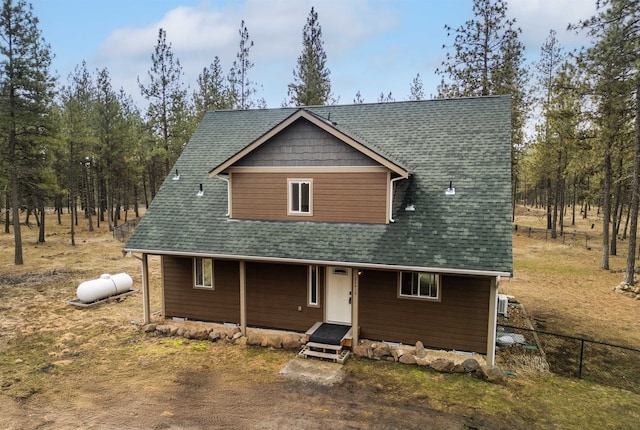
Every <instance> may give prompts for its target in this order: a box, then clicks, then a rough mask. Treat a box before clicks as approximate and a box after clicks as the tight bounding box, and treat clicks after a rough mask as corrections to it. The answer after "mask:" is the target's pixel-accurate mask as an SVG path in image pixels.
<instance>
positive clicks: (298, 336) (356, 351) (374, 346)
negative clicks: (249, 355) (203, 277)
mask: <svg viewBox="0 0 640 430" xmlns="http://www.w3.org/2000/svg"><path fill="white" fill-rule="evenodd" d="M142 331H143V332H145V333H157V334H159V335H162V336H178V337H183V338H185V339H193V340H208V341H211V342H227V343H232V344H236V345H249V346H261V347H265V348H272V349H286V350H300V349H301V348H302V347H303V346H304V344H305V335H304V334H303V333H295V332H288V331H282V330H269V329H260V328H247V335H246V336H243V335H242V333H240V327H238V326H235V325H225V324H217V323H204V322H197V321H179V322H177V321H169V320H165V321H163V322H162V323H151V324H146V325H144V326H142ZM351 350H352V353H353V355H354V356H356V357H360V358H367V359H371V360H379V361H389V362H394V363H401V364H406V365H417V366H422V367H429V368H431V369H433V370H435V371H437V372H441V373H467V374H471V375H472V376H474V377H476V378H479V379H482V380H485V381H488V382H492V383H496V384H501V385H504V384H506V383H507V375H506V373H505V372H504V371H503V370H501V369H500V368H498V367H496V366H488V365H487V363H486V361H485V358H484V357H483V356H482V355H480V354H476V353H462V352H455V351H454V352H452V351H445V350H433V349H428V348H425V347H424V345H423V344H422V342H420V341H418V342H416V344H415V345H404V344H395V343H387V342H374V341H370V340H366V339H363V340H361V341H360V342H359V344H358V345H355V346H353V347H352V348H351Z"/></svg>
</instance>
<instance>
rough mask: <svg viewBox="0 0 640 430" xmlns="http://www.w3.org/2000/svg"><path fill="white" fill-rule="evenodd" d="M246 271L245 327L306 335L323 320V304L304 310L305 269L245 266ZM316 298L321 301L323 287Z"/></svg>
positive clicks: (283, 265)
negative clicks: (274, 329)
mask: <svg viewBox="0 0 640 430" xmlns="http://www.w3.org/2000/svg"><path fill="white" fill-rule="evenodd" d="M246 268H247V279H246V281H247V324H248V325H251V326H258V327H270V328H278V329H284V330H296V331H306V330H308V329H309V327H311V326H312V325H313V324H314V323H315V322H317V321H322V320H323V308H322V306H323V303H322V300H321V301H320V305H321V306H320V307H308V306H307V289H308V284H307V279H308V277H307V276H308V275H307V266H304V265H287V264H266V263H247V265H246ZM321 273H322V269H321ZM321 284H322V276H321ZM318 297H320V298H322V297H324V293H323V289H322V287H321V288H319V291H318ZM298 306H300V307H301V309H302V310H301V311H299V310H298Z"/></svg>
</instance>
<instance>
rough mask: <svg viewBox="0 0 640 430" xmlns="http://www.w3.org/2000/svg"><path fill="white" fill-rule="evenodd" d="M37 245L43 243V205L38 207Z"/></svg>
mask: <svg viewBox="0 0 640 430" xmlns="http://www.w3.org/2000/svg"><path fill="white" fill-rule="evenodd" d="M38 243H44V203H42V204H41V206H40V232H39V233H38Z"/></svg>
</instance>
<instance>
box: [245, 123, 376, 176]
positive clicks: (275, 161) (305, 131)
mask: <svg viewBox="0 0 640 430" xmlns="http://www.w3.org/2000/svg"><path fill="white" fill-rule="evenodd" d="M235 166H241V167H266V166H269V167H274V166H278V167H292V166H296V167H300V166H305V167H306V166H381V164H380V163H378V162H376V161H375V160H373V159H372V158H370V157H368V156H366V155H365V154H363V153H362V152H360V151H358V150H356V149H355V148H353V147H352V146H349V145H347V144H346V143H345V142H344V141H342V140H340V139H338V138H337V137H336V136H334V135H332V134H330V133H328V132H326V131H325V130H323V129H321V128H320V127H318V126H316V125H314V124H312V123H311V122H310V121H308V120H306V119H304V118H299V119H297V120H296V121H295V122H294V123H292V124H291V125H289V126H288V127H287V128H285V129H284V130H282V131H281V132H280V133H278V134H276V135H275V136H273V137H272V138H270V139H269V140H267V141H266V142H265V143H263V144H262V145H261V146H259V147H258V148H257V149H255V150H254V151H252V152H250V153H249V154H247V155H246V156H244V157H243V158H241V159H240V160H238V161H237V162H236V163H235Z"/></svg>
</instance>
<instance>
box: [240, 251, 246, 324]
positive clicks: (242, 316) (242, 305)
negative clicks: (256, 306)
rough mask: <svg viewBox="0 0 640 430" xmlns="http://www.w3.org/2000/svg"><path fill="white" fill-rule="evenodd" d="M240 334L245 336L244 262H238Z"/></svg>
mask: <svg viewBox="0 0 640 430" xmlns="http://www.w3.org/2000/svg"><path fill="white" fill-rule="evenodd" d="M240 333H242V335H243V336H246V335H247V276H246V266H245V262H244V261H241V262H240Z"/></svg>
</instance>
